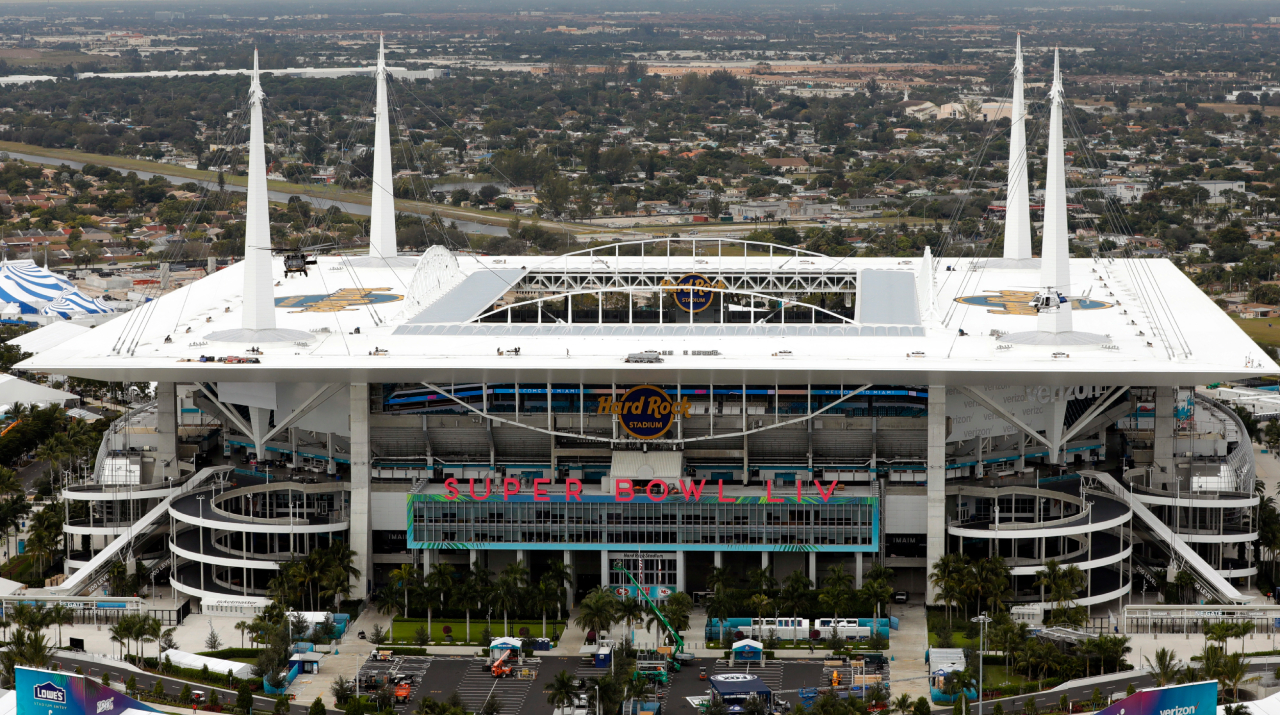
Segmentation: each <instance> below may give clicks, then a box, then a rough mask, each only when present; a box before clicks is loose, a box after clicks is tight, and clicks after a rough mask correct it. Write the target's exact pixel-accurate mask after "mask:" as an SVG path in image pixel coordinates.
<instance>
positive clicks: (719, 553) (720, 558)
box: [714, 551, 724, 568]
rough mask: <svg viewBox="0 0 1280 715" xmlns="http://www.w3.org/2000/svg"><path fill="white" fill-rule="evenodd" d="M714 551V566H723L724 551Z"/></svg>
mask: <svg viewBox="0 0 1280 715" xmlns="http://www.w3.org/2000/svg"><path fill="white" fill-rule="evenodd" d="M714 553H715V559H716V568H723V567H724V552H723V551H716V552H714Z"/></svg>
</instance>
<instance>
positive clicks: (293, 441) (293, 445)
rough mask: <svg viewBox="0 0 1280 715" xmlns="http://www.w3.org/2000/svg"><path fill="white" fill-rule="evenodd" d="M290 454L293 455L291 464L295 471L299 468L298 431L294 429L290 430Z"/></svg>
mask: <svg viewBox="0 0 1280 715" xmlns="http://www.w3.org/2000/svg"><path fill="white" fill-rule="evenodd" d="M289 452H290V454H292V455H293V456H292V460H291V462H290V464H292V465H293V468H294V469H297V468H298V430H297V429H296V428H294V427H290V428H289Z"/></svg>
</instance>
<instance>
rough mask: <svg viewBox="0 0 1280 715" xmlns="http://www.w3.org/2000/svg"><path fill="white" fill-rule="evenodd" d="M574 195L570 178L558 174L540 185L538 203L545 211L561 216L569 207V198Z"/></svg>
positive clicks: (554, 215) (557, 216)
mask: <svg viewBox="0 0 1280 715" xmlns="http://www.w3.org/2000/svg"><path fill="white" fill-rule="evenodd" d="M572 195H573V190H572V188H571V187H570V186H569V180H568V179H566V178H564V177H563V176H557V177H555V178H552V179H550V180H548V181H546V182H544V183H543V184H542V185H541V186H539V187H538V191H537V198H538V205H539V206H541V207H542V210H543V211H544V212H545V213H549V214H551V215H552V216H553V217H555V218H559V217H560V216H561V215H563V214H564V212H565V211H566V210H567V209H568V208H569V199H570V197H572Z"/></svg>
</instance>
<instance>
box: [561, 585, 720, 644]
mask: <svg viewBox="0 0 1280 715" xmlns="http://www.w3.org/2000/svg"><path fill="white" fill-rule="evenodd" d="M617 604H618V599H616V598H614V597H613V595H612V594H610V593H609V592H607V591H604V590H602V589H600V588H596V589H594V590H592V591H591V593H588V594H587V597H586V598H584V599H582V603H580V604H578V615H577V616H575V617H574V619H573V622H574V624H575V625H577V626H578V627H579V628H581V629H582V630H584V631H587V632H594V633H596V634H597V635H598V634H600V633H603V632H605V631H607V630H609V629H610V628H611V627H612V626H613V624H614V623H615V622H617V620H618V617H617V612H618V611H617ZM708 617H710V613H708Z"/></svg>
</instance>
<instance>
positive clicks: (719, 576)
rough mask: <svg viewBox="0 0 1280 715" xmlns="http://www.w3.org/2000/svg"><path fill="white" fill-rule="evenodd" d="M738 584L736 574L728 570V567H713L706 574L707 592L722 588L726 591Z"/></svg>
mask: <svg viewBox="0 0 1280 715" xmlns="http://www.w3.org/2000/svg"><path fill="white" fill-rule="evenodd" d="M737 582H738V576H737V574H736V573H735V572H734V571H732V570H730V569H729V567H728V566H714V567H712V569H711V570H710V571H708V572H707V590H708V591H715V590H716V589H717V588H719V587H721V586H723V587H725V588H726V589H729V588H733V586H734V584H736V583H737Z"/></svg>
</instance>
